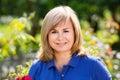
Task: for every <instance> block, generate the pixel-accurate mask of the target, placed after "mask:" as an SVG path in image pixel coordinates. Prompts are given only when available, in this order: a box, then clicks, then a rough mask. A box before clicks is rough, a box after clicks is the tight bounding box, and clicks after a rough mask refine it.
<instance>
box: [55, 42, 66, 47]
mask: <svg viewBox="0 0 120 80" xmlns="http://www.w3.org/2000/svg"><path fill="white" fill-rule="evenodd" d="M56 44H57V45H58V46H64V45H66V44H67V42H61V43H56Z"/></svg>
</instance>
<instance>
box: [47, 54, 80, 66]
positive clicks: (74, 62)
mask: <svg viewBox="0 0 120 80" xmlns="http://www.w3.org/2000/svg"><path fill="white" fill-rule="evenodd" d="M78 57H79V56H78V55H77V53H74V54H73V56H72V59H71V60H70V62H69V63H68V64H67V65H68V66H71V67H76V66H77V64H78V62H79V58H78ZM52 67H55V63H54V59H52V60H51V61H50V62H48V68H52Z"/></svg>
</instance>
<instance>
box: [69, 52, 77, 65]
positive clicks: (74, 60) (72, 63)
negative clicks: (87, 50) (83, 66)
mask: <svg viewBox="0 0 120 80" xmlns="http://www.w3.org/2000/svg"><path fill="white" fill-rule="evenodd" d="M78 57H79V56H78V55H77V53H74V54H73V56H72V59H71V60H70V62H69V64H68V66H71V67H76V66H77V64H78V62H79V58H78Z"/></svg>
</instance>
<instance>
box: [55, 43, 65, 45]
mask: <svg viewBox="0 0 120 80" xmlns="http://www.w3.org/2000/svg"><path fill="white" fill-rule="evenodd" d="M65 44H66V43H57V45H65Z"/></svg>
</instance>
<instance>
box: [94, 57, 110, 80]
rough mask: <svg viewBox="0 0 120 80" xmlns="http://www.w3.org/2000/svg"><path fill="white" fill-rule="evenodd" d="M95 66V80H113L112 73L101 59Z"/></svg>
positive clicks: (96, 61)
mask: <svg viewBox="0 0 120 80" xmlns="http://www.w3.org/2000/svg"><path fill="white" fill-rule="evenodd" d="M93 66H94V67H93V70H94V73H93V74H94V78H95V80H112V78H111V74H110V72H109V71H108V69H107V67H106V65H105V64H104V62H103V61H102V60H101V59H100V58H97V59H96V60H95V62H94V64H93Z"/></svg>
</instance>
